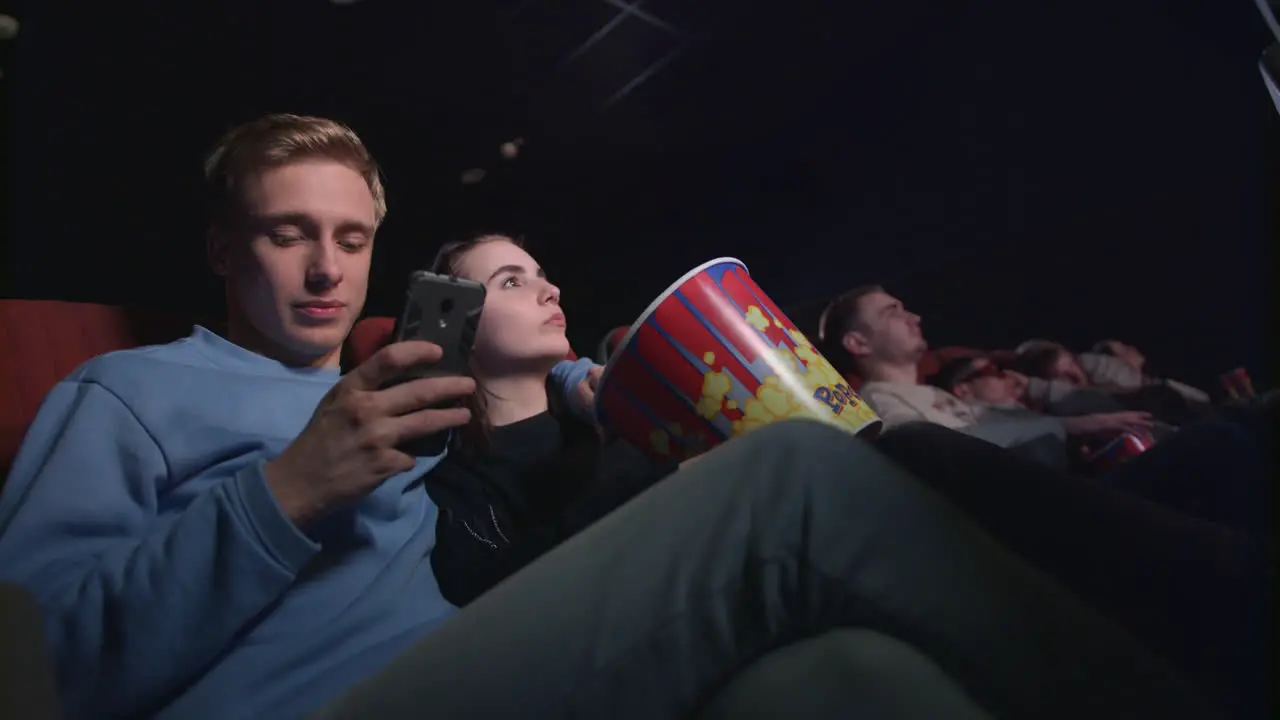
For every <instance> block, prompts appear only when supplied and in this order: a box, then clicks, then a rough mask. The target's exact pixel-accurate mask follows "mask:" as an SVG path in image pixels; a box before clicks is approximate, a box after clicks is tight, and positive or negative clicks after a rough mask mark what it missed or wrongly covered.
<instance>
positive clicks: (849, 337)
mask: <svg viewBox="0 0 1280 720" xmlns="http://www.w3.org/2000/svg"><path fill="white" fill-rule="evenodd" d="M840 345H841V346H843V347H844V351H845V352H847V353H849V354H850V355H852V356H853V357H856V358H857V357H863V356H864V355H869V354H870V353H871V347H870V345H868V344H867V338H866V336H865V335H863V334H862V333H860V332H858V331H857V330H850V331H848V332H846V333H845V334H844V335H843V336H842V337H841V338H840Z"/></svg>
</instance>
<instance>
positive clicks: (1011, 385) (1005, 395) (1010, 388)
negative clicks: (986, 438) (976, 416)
mask: <svg viewBox="0 0 1280 720" xmlns="http://www.w3.org/2000/svg"><path fill="white" fill-rule="evenodd" d="M1024 390H1026V378H1025V377H1023V376H1022V375H1019V374H1017V373H1011V372H1006V371H1004V370H1001V369H1000V368H999V367H996V366H995V365H994V364H992V362H991V361H990V360H987V359H986V358H976V359H974V360H973V361H972V363H971V364H970V366H969V370H968V372H966V373H964V374H962V375H961V376H960V381H959V382H957V383H956V386H955V388H954V389H953V390H952V392H953V393H954V394H955V396H956V397H958V398H961V399H964V400H968V401H970V402H980V403H987V404H990V405H1009V404H1012V403H1015V402H1018V400H1019V399H1020V398H1021V397H1022V393H1023V391H1024Z"/></svg>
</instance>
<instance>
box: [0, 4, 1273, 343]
mask: <svg viewBox="0 0 1280 720" xmlns="http://www.w3.org/2000/svg"><path fill="white" fill-rule="evenodd" d="M10 12H13V13H14V14H16V15H19V17H20V19H21V20H22V23H23V24H22V33H21V35H20V36H19V38H18V41H17V43H16V47H15V48H14V52H12V53H9V54H8V57H7V59H6V60H5V67H4V70H5V79H4V80H3V83H4V84H5V88H4V91H5V93H6V94H7V104H8V107H9V111H8V115H7V117H6V120H7V121H9V122H10V126H11V132H10V134H9V138H10V140H11V157H12V158H13V159H14V161H13V162H12V163H11V164H10V168H11V170H13V172H12V173H11V178H10V180H11V182H10V188H11V192H10V193H9V195H8V198H7V199H8V200H9V201H10V202H11V208H10V212H9V218H8V220H9V228H10V233H9V239H10V242H9V243H8V245H9V247H8V251H9V252H8V255H9V257H10V261H9V263H8V268H9V271H10V277H9V278H7V282H6V293H7V294H16V295H22V296H33V297H60V298H65V299H79V300H93V301H101V302H131V303H142V304H160V305H165V306H173V307H183V308H191V309H197V310H206V311H207V310H209V309H211V308H215V307H216V306H217V303H218V295H217V287H216V286H215V285H214V283H213V281H212V280H211V279H209V278H208V276H207V274H206V273H204V271H203V268H202V262H203V260H202V255H201V230H202V216H201V211H202V208H201V206H200V202H199V174H198V168H199V162H200V158H201V155H202V154H203V153H204V151H205V150H206V149H207V147H208V146H209V145H210V143H211V142H212V141H213V140H214V139H215V138H216V137H217V135H218V134H220V133H221V132H222V131H223V130H225V129H226V128H227V127H229V126H230V125H232V124H234V123H236V122H239V121H242V120H245V119H248V118H250V117H253V116H255V115H258V114H261V113H264V112H268V111H293V112H304V113H310V114H322V115H329V116H332V117H335V118H338V119H341V120H344V121H346V122H348V123H349V124H351V125H352V126H353V127H354V128H355V129H356V130H357V131H358V132H360V133H361V135H362V136H363V137H364V138H365V140H366V142H367V143H368V144H369V145H370V146H371V148H372V149H373V150H374V152H375V154H376V155H378V157H379V158H380V160H381V162H382V164H383V166H384V169H385V173H386V176H387V180H388V188H389V204H390V214H389V217H388V222H387V224H386V226H385V228H384V231H383V233H382V234H381V235H380V238H379V250H378V257H377V261H376V269H375V290H374V292H373V295H372V296H371V300H370V306H371V310H372V311H373V312H376V313H380V314H392V313H394V312H395V309H396V308H395V305H396V302H397V300H396V298H397V297H398V296H399V292H400V287H399V286H400V283H401V282H402V281H403V278H404V277H406V276H407V274H408V271H409V270H410V269H412V268H413V267H414V266H417V265H420V264H422V263H424V262H425V261H426V260H427V259H428V258H430V257H431V255H432V253H433V251H434V248H435V247H436V246H437V245H438V244H439V243H440V242H441V241H442V240H443V239H444V238H445V237H446V236H448V235H449V234H451V233H456V232H459V231H462V230H464V229H470V228H476V227H487V228H492V229H509V230H512V231H517V232H524V233H527V234H528V235H529V236H530V238H531V240H532V243H533V247H534V251H535V254H537V255H538V256H539V257H540V259H542V260H543V263H544V265H546V266H548V268H549V269H550V271H551V272H552V274H553V276H554V277H555V278H556V279H557V280H559V281H560V282H561V284H562V286H563V287H564V289H565V294H566V304H567V308H568V309H569V311H570V318H571V320H574V319H575V318H580V320H578V321H576V322H575V323H574V324H575V325H576V326H577V327H576V329H575V330H572V331H571V335H573V337H574V339H575V342H576V343H579V344H583V343H585V344H587V345H588V346H590V345H592V344H594V340H595V338H596V337H598V333H599V332H602V331H603V329H605V328H607V327H610V326H613V325H618V324H625V323H627V322H629V321H630V320H631V319H632V318H633V317H634V315H635V314H636V313H637V312H638V311H639V310H640V309H641V308H643V307H644V305H645V304H646V303H647V300H648V299H649V298H651V297H652V296H653V295H654V294H656V293H657V292H658V291H660V290H661V289H662V287H663V286H665V285H666V283H667V282H669V281H670V280H671V279H672V278H674V277H677V276H679V275H680V274H681V272H682V271H683V270H685V269H686V268H688V267H689V266H690V265H692V264H694V263H696V262H698V261H701V260H703V259H707V258H709V257H714V256H717V255H739V256H741V257H743V258H744V259H745V260H747V262H748V264H749V265H750V266H751V267H752V271H753V273H754V274H756V275H757V278H758V279H759V280H760V282H761V284H762V285H763V286H764V287H765V288H766V289H767V290H769V292H770V293H771V294H773V295H774V296H776V299H777V300H778V301H779V302H781V303H783V304H784V305H788V304H789V305H795V304H797V303H798V304H801V305H803V304H804V303H805V302H807V301H812V300H816V299H819V298H821V297H823V296H824V295H826V294H828V293H831V292H834V291H836V290H838V289H839V288H840V287H842V286H845V285H847V284H849V283H852V282H862V281H865V280H868V279H876V280H884V281H886V282H893V283H897V284H898V286H901V287H907V286H910V285H911V284H912V282H913V281H912V278H914V279H915V280H914V286H913V287H912V290H911V293H910V297H908V300H910V301H913V304H914V305H916V306H917V307H923V308H925V309H926V310H927V311H928V315H929V317H937V318H939V320H938V324H936V325H935V327H938V328H939V332H942V333H945V334H947V335H948V337H946V338H945V339H947V340H952V341H954V340H955V339H957V337H958V336H960V335H962V334H963V333H964V332H968V333H970V335H969V337H972V338H973V340H972V342H997V341H1005V335H1009V334H1017V333H1026V332H1052V331H1058V332H1061V333H1063V334H1066V335H1069V334H1071V333H1073V332H1076V331H1078V330H1079V327H1078V326H1077V325H1072V321H1070V320H1069V319H1068V320H1062V318H1063V317H1066V315H1064V313H1066V312H1067V311H1068V310H1070V308H1071V307H1075V305H1073V303H1077V302H1078V300H1079V298H1070V299H1059V300H1057V301H1055V300H1053V298H1051V297H1048V295H1046V296H1045V297H1041V298H1040V300H1042V301H1043V302H1039V303H1037V302H1035V301H1034V299H1032V300H1031V301H1028V300H1026V299H1024V300H1023V301H1022V302H1018V303H1013V305H1016V306H1017V307H1015V308H1012V309H1007V311H1006V313H1005V315H1003V316H999V318H998V324H999V327H1000V329H999V330H998V331H993V330H992V329H990V328H982V327H976V326H974V327H971V326H970V325H969V324H967V323H965V322H964V318H966V317H972V316H973V315H974V314H976V313H984V312H990V309H991V306H992V304H993V303H995V302H999V296H997V295H993V294H991V293H990V292H989V291H985V290H984V289H983V288H989V287H991V286H993V285H999V284H1000V282H1005V283H1011V287H1012V288H1013V290H1012V292H1028V293H1035V292H1037V291H1038V290H1044V289H1045V288H1046V287H1048V288H1050V289H1053V290H1055V291H1056V290H1061V289H1062V288H1068V287H1069V286H1067V285H1061V284H1060V285H1059V286H1054V285H1053V282H1059V281H1060V282H1065V281H1061V278H1063V277H1066V276H1069V275H1070V274H1071V273H1073V272H1077V271H1082V270H1085V269H1088V270H1089V271H1090V272H1100V273H1102V274H1101V275H1099V276H1098V277H1096V278H1094V281H1096V282H1092V283H1090V284H1089V288H1088V289H1089V290H1092V289H1093V288H1095V287H1097V286H1098V285H1105V284H1106V283H1108V282H1115V283H1117V287H1121V290H1120V294H1119V295H1117V300H1118V301H1119V302H1122V303H1124V302H1130V301H1132V300H1133V299H1134V298H1135V297H1140V296H1143V295H1141V294H1139V293H1138V292H1137V291H1133V290H1132V288H1130V290H1129V291H1126V290H1124V289H1123V287H1122V285H1121V283H1122V282H1128V280H1126V278H1125V276H1123V275H1120V274H1116V273H1117V271H1114V269H1107V268H1108V267H1110V266H1111V265H1123V264H1124V263H1127V262H1131V261H1135V260H1140V259H1142V258H1148V257H1151V255H1152V251H1153V248H1158V247H1161V246H1162V244H1163V243H1164V242H1179V243H1187V242H1202V241H1203V239H1204V237H1205V232H1204V230H1205V228H1207V227H1210V226H1212V227H1215V228H1219V229H1223V230H1224V231H1225V232H1228V233H1229V234H1231V235H1232V237H1233V242H1234V240H1235V239H1240V238H1243V239H1240V242H1239V243H1237V244H1231V243H1228V244H1227V245H1224V246H1220V247H1218V248H1217V251H1218V252H1220V253H1225V254H1224V255H1223V259H1222V262H1223V263H1224V267H1228V266H1231V265H1232V264H1240V263H1244V262H1248V260H1247V258H1249V257H1250V253H1252V252H1254V251H1255V250H1256V249H1257V247H1259V245H1260V244H1261V243H1263V242H1264V239H1263V235H1262V234H1263V233H1264V228H1265V222H1264V221H1263V220H1261V219H1260V211H1261V207H1262V203H1263V200H1262V194H1261V193H1262V190H1261V188H1262V185H1263V182H1264V175H1263V163H1262V162H1261V148H1262V134H1263V132H1264V128H1265V127H1266V123H1267V122H1268V117H1269V116H1268V115H1267V114H1266V113H1267V112H1268V111H1267V110H1266V108H1267V100H1266V95H1265V92H1264V91H1263V90H1262V85H1261V82H1260V80H1259V79H1258V77H1257V71H1256V68H1254V67H1253V63H1254V61H1255V60H1256V56H1257V53H1258V52H1259V51H1260V50H1261V49H1262V48H1263V47H1264V46H1265V45H1266V43H1267V36H1266V32H1265V27H1264V26H1263V24H1262V22H1261V20H1260V19H1259V18H1258V17H1257V11H1256V9H1254V8H1253V7H1252V6H1251V4H1250V3H1249V2H1247V1H1246V0H1232V1H1228V0H1165V1H1157V0H1075V1H1074V2H1071V3H1034V2H1027V1H1026V0H985V1H984V2H976V1H974V0H960V1H958V2H949V3H920V2H892V1H891V0H874V1H871V2H854V1H851V0H821V1H820V0H790V1H789V2H771V3H742V2H736V3H735V2H728V1H727V0H701V1H699V0H648V1H637V2H631V1H630V0H465V1H455V2H398V1H395V0H362V1H361V2H355V3H352V4H349V5H334V4H330V3H328V2H325V0H271V2H257V1H252V0H219V1H216V2H215V1H214V0H206V1H204V2H184V3H161V2H136V3H105V2H102V3H99V2H95V3H89V2H75V3H72V2H68V1H67V0H39V1H38V2H30V3H28V7H25V8H23V9H21V10H20V11H19V10H10ZM1255 96H1256V97H1255ZM1206 108H1212V110H1211V111H1210V110H1206ZM1272 129H1274V128H1272ZM517 137H519V138H523V140H524V144H523V145H522V147H521V152H520V155H519V157H518V159H516V160H510V161H508V160H503V159H502V158H501V156H500V154H499V146H500V145H501V143H503V142H504V141H507V140H510V139H513V138H517ZM471 168H480V169H483V170H485V171H486V173H487V174H486V176H485V177H484V179H483V180H482V181H481V182H479V183H476V184H473V185H464V184H463V183H462V182H461V181H460V177H461V175H462V173H463V172H464V171H466V170H468V169H471ZM1215 193H1216V194H1215ZM1195 228H1198V229H1195ZM1100 231H1101V232H1106V233H1114V236H1118V237H1123V238H1125V239H1126V240H1125V242H1122V243H1115V242H1112V241H1110V240H1109V241H1108V243H1107V244H1101V245H1096V246H1092V245H1089V243H1090V242H1092V241H1091V240H1090V238H1091V237H1093V236H1095V235H1097V233H1099V232H1100ZM1180 233H1181V234H1182V237H1175V236H1178V235H1179V234H1180ZM1155 236H1161V237H1163V238H1164V240H1157V239H1155ZM1139 238H1140V239H1141V240H1140V241H1139V240H1138V239H1139ZM1113 239H1114V238H1113ZM1143 243H1147V244H1143ZM1100 249H1101V250H1104V251H1105V254H1106V256H1107V257H1108V258H1109V259H1110V260H1113V261H1114V262H1104V263H1102V264H1101V265H1102V266H1103V267H1101V269H1099V266H1098V264H1097V262H1096V259H1097V257H1098V253H1099V251H1100ZM1010 257H1018V258H1021V261H1020V263H1019V262H1018V261H1015V262H1014V263H1013V264H1012V265H1011V264H1010V262H1009V258H1010ZM1062 257H1065V258H1066V260H1062V259H1061V258H1062ZM1071 258H1075V259H1074V260H1072V259H1071ZM1088 259H1092V260H1093V262H1092V264H1090V263H1088V262H1086V260H1088ZM1073 263H1074V264H1073ZM1028 264H1031V265H1034V266H1036V267H1040V268H1044V269H1050V268H1052V269H1053V272H1052V273H1050V274H1051V275H1053V276H1054V277H1053V278H1050V279H1048V280H1046V279H1044V278H1038V279H1037V278H1027V277H1020V275H1024V273H1019V272H1017V270H1018V268H1019V267H1021V268H1022V269H1023V270H1025V268H1026V266H1027V265H1028ZM957 267H959V268H962V269H963V270H964V275H965V276H966V277H969V278H971V279H972V280H973V282H974V285H975V286H976V287H975V288H972V289H971V288H969V287H966V289H965V292H970V291H971V292H972V293H973V298H972V301H971V302H970V303H968V304H967V305H966V304H965V303H956V302H955V298H954V292H955V291H956V288H957V286H956V281H955V277H954V273H952V272H951V270H952V269H953V268H957ZM1011 267H1012V268H1013V271H1012V272H1011V271H1010V268H1011ZM1202 269H1203V264H1202V263H1184V264H1183V265H1180V266H1178V267H1176V268H1174V269H1172V270H1170V273H1172V274H1170V275H1167V276H1165V277H1164V279H1163V283H1164V284H1163V285H1159V286H1151V287H1148V288H1146V290H1145V291H1143V293H1145V296H1150V295H1151V294H1156V295H1159V296H1165V295H1168V294H1169V293H1171V292H1174V291H1175V290H1176V288H1178V287H1180V286H1181V285H1180V284H1184V283H1185V280H1186V276H1187V275H1188V274H1189V273H1194V272H1199V271H1200V270H1202ZM984 273H985V274H984ZM1107 273H1112V274H1111V275H1107ZM942 275H949V276H951V277H949V279H946V280H945V282H941V284H936V285H935V286H934V287H936V288H937V290H936V292H934V293H933V294H932V295H930V294H929V292H928V291H927V289H926V288H922V287H921V280H920V279H921V278H932V280H930V282H933V280H940V281H942V280H943V278H942ZM948 282H949V283H950V284H947V283H948ZM1046 282H1048V283H1049V284H1048V285H1045V283H1046ZM1071 287H1079V283H1076V286H1071ZM984 292H986V294H984ZM1073 292H1074V290H1073ZM1082 292H1083V291H1082ZM1126 292H1127V293H1128V294H1125V293H1126ZM1059 294H1060V293H1059ZM1083 294H1084V295H1089V294H1090V293H1089V292H1083ZM1245 300H1247V298H1246V297H1245V296H1243V295H1238V296H1232V297H1231V298H1230V299H1229V302H1230V303H1232V304H1233V305H1232V307H1238V306H1239V304H1240V303H1242V302H1244V301H1245ZM1224 302H1228V301H1224ZM1055 303H1056V304H1055ZM1038 305H1039V306H1042V307H1040V308H1039V309H1037V306H1038ZM1222 312H1223V309H1222V308H1218V309H1216V310H1214V311H1213V312H1212V313H1210V312H1209V311H1206V313H1205V316H1204V317H1205V318H1212V317H1216V316H1220V315H1221V314H1222ZM948 313H950V316H948ZM1036 313H1039V315H1037V314H1036ZM1042 327H1047V329H1045V330H1043V331H1040V330H1038V328H1042ZM1132 329H1133V328H1130V327H1129V326H1124V327H1121V328H1118V331H1125V332H1129V331H1130V330H1132ZM1154 334H1156V333H1154V332H1153V335H1154ZM1144 339H1145V338H1142V337H1139V338H1138V340H1139V341H1142V340H1144ZM1233 352H1235V351H1234V350H1233Z"/></svg>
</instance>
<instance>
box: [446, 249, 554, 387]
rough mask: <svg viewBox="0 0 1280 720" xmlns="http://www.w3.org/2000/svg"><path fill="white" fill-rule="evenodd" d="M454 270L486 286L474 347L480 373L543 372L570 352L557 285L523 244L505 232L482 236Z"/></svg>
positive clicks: (493, 374) (494, 374)
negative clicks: (485, 238) (493, 236)
mask: <svg viewBox="0 0 1280 720" xmlns="http://www.w3.org/2000/svg"><path fill="white" fill-rule="evenodd" d="M457 273H458V275H459V276H461V277H465V278H468V279H470V280H474V281H476V282H478V283H481V284H483V285H484V286H485V290H486V291H487V294H486V295H485V301H484V314H483V315H481V317H480V327H479V329H478V330H477V332H476V343H475V347H474V349H473V350H472V357H473V359H474V360H475V363H476V369H477V371H478V372H479V373H480V374H481V375H486V376H491V377H492V376H497V375H509V374H513V373H519V372H527V371H536V372H545V371H549V370H550V369H551V367H553V366H554V365H555V364H556V363H557V362H559V361H560V360H563V359H564V357H565V355H566V354H568V352H569V340H568V339H567V338H566V337H565V317H564V312H562V311H561V310H560V288H558V287H556V286H555V285H552V284H551V283H550V282H548V281H547V276H546V273H544V272H543V271H542V268H541V267H540V266H539V265H538V263H537V262H536V261H535V260H534V259H533V258H532V257H531V256H530V255H529V253H527V252H525V251H524V249H523V248H520V247H518V246H517V245H515V244H514V243H512V242H511V241H510V240H507V239H504V238H500V239H494V240H489V241H487V242H482V243H480V244H479V245H476V246H475V247H473V248H472V249H471V250H470V251H468V252H467V253H466V254H465V255H464V256H463V257H462V259H461V261H460V262H459V263H458V267H457Z"/></svg>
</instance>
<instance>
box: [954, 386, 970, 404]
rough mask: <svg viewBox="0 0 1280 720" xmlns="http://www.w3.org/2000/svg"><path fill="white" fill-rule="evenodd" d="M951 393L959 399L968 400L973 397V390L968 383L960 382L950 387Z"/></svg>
mask: <svg viewBox="0 0 1280 720" xmlns="http://www.w3.org/2000/svg"><path fill="white" fill-rule="evenodd" d="M951 394H952V395H955V396H956V397H958V398H960V399H961V400H968V399H970V398H972V397H973V390H972V389H971V388H970V387H969V386H968V385H966V384H964V383H961V384H959V385H957V386H955V387H953V388H951Z"/></svg>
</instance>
